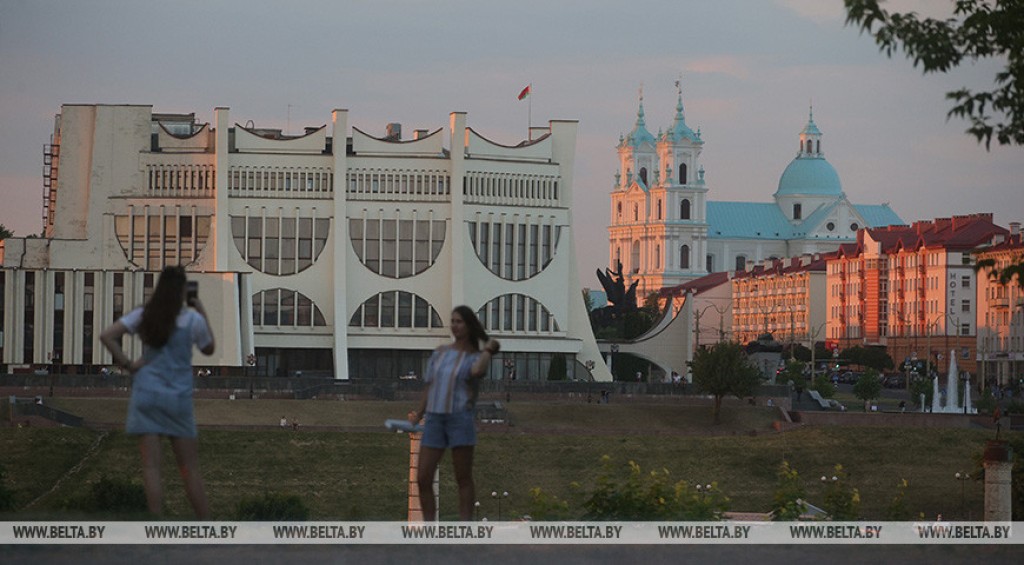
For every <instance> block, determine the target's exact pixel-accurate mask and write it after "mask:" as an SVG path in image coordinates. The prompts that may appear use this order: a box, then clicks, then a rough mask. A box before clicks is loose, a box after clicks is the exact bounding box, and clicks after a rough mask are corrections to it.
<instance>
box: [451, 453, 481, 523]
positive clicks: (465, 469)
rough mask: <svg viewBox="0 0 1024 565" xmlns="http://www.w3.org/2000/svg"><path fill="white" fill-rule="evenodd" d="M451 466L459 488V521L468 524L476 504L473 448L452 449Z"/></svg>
mask: <svg viewBox="0 0 1024 565" xmlns="http://www.w3.org/2000/svg"><path fill="white" fill-rule="evenodd" d="M452 464H453V465H454V467H455V483H456V484H457V485H458V486H459V519H461V520H463V521H465V522H468V521H470V520H472V519H473V503H474V502H476V485H475V484H474V483H473V446H472V445H464V446H462V447H453V448H452Z"/></svg>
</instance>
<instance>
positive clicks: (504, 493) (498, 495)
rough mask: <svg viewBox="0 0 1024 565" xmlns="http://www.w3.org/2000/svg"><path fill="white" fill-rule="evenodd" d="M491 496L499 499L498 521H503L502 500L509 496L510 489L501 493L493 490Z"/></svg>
mask: <svg viewBox="0 0 1024 565" xmlns="http://www.w3.org/2000/svg"><path fill="white" fill-rule="evenodd" d="M491 498H493V499H495V500H497V501H498V521H499V522H500V521H501V501H502V500H503V499H505V498H508V491H507V490H506V491H502V492H501V494H498V491H496V490H494V491H491Z"/></svg>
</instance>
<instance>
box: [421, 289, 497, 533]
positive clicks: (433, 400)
mask: <svg viewBox="0 0 1024 565" xmlns="http://www.w3.org/2000/svg"><path fill="white" fill-rule="evenodd" d="M451 332H452V337H453V338H454V339H455V341H454V342H453V343H450V344H448V345H442V346H441V347H438V348H437V349H436V350H434V353H433V354H432V355H431V356H430V360H429V361H427V371H426V375H425V376H424V378H423V381H424V382H425V383H426V385H427V388H426V389H425V390H424V391H423V401H422V402H421V403H420V406H419V408H418V409H417V410H414V411H412V412H409V421H410V422H412V423H414V424H415V423H417V422H419V421H420V419H422V418H423V417H424V415H425V416H426V420H425V421H424V423H423V436H422V438H421V439H420V454H419V465H418V470H417V474H416V482H417V484H418V485H419V491H420V509H421V510H422V512H423V517H424V519H425V520H436V519H437V508H436V506H435V504H434V488H433V482H434V472H435V471H436V470H437V465H438V464H439V463H440V462H441V457H442V456H443V455H444V450H445V449H448V448H451V450H452V464H453V465H454V467H455V482H456V484H457V485H458V488H459V517H460V519H462V520H464V521H468V520H472V518H473V503H474V501H475V500H476V493H475V486H474V484H473V446H474V445H476V422H475V420H474V413H475V410H474V409H475V406H476V397H477V392H478V390H479V385H480V379H482V378H483V377H484V375H486V374H487V368H488V366H490V364H491V357H492V356H493V355H494V354H495V353H497V352H498V350H499V349H500V348H501V344H500V343H498V341H497V340H494V339H490V338H488V336H487V332H486V331H484V327H483V325H482V324H481V323H480V320H479V319H478V318H477V317H476V314H474V313H473V311H472V310H471V309H470V308H469V307H468V306H458V307H456V308H455V310H454V311H452V319H451ZM481 344H483V349H482V350H481Z"/></svg>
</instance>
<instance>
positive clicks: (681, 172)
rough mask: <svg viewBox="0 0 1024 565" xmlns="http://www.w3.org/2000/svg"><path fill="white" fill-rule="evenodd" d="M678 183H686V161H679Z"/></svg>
mask: <svg viewBox="0 0 1024 565" xmlns="http://www.w3.org/2000/svg"><path fill="white" fill-rule="evenodd" d="M679 184H686V163H679Z"/></svg>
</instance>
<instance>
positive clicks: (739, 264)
mask: <svg viewBox="0 0 1024 565" xmlns="http://www.w3.org/2000/svg"><path fill="white" fill-rule="evenodd" d="M746 269H747V258H746V257H745V256H743V255H737V256H736V270H737V271H745V270H746Z"/></svg>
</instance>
